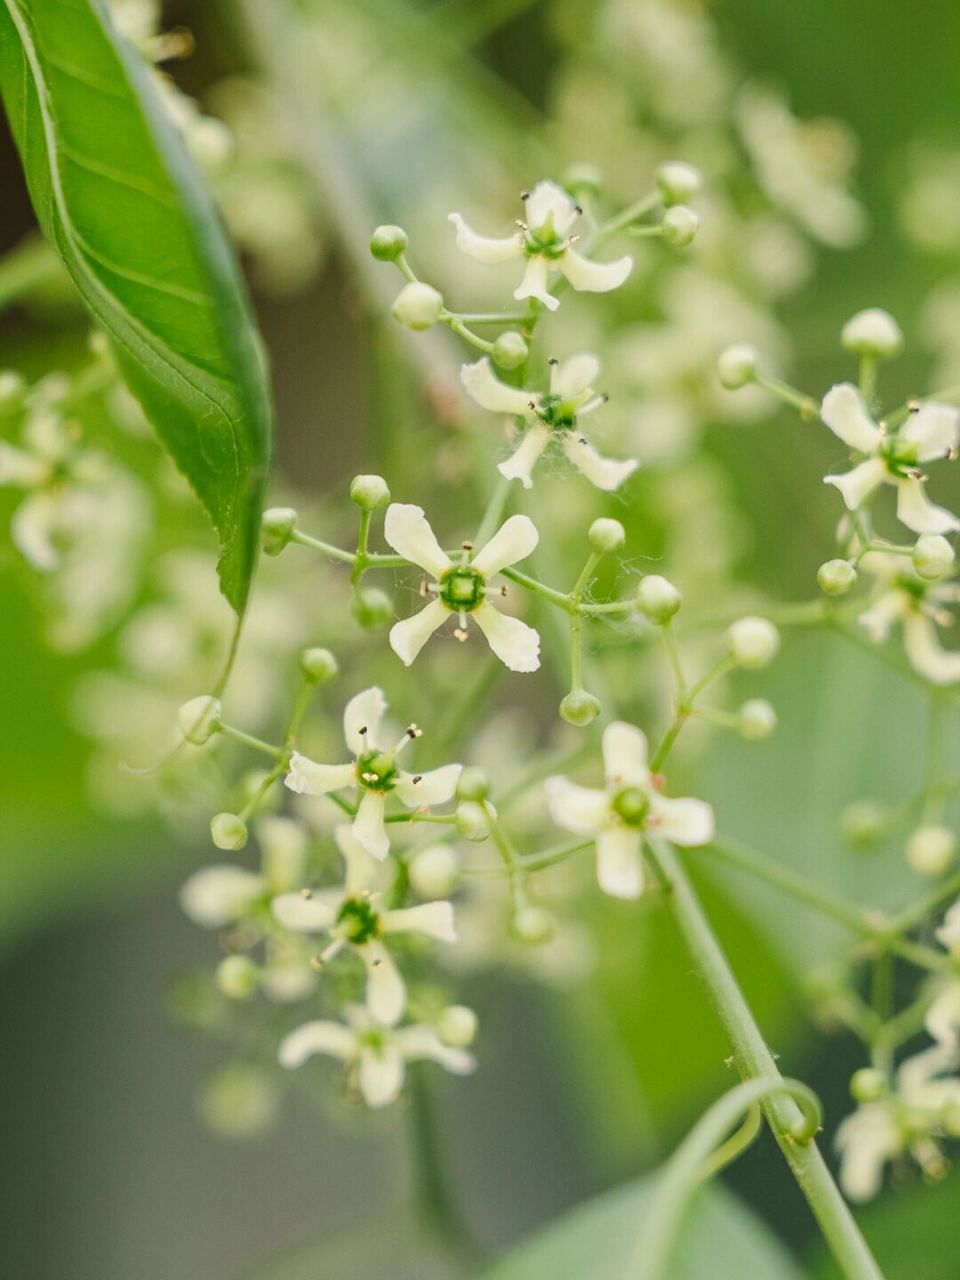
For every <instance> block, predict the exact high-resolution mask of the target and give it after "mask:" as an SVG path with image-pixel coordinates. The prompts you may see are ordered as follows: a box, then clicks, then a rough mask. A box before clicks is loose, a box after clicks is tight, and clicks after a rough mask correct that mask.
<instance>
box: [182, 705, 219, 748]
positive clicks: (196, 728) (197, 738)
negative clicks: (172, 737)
mask: <svg viewBox="0 0 960 1280" xmlns="http://www.w3.org/2000/svg"><path fill="white" fill-rule="evenodd" d="M222 715H223V708H222V707H221V705H220V699H219V698H215V697H213V695H212V694H209V693H203V694H201V695H200V697H199V698H191V699H190V701H189V702H185V703H184V704H183V706H182V707H180V709H179V710H178V712H177V720H178V721H179V723H180V732H181V733H182V734H183V736H184V737H185V738H186V740H187V741H188V742H192V743H193V745H194V746H195V747H202V746H203V744H204V743H205V742H209V741H210V739H211V738H212V737H213V735H214V734H215V733H219V732H220V723H221V717H222Z"/></svg>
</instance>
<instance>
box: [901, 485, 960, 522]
mask: <svg viewBox="0 0 960 1280" xmlns="http://www.w3.org/2000/svg"><path fill="white" fill-rule="evenodd" d="M897 519H898V520H899V521H900V522H901V524H905V525H906V526H907V528H908V529H912V530H913V532H914V533H952V532H953V531H954V530H955V529H960V520H958V519H957V517H956V516H955V515H954V514H953V513H952V512H950V511H947V510H946V509H945V508H944V507H938V506H936V505H935V504H934V503H932V502H930V501H929V500H928V498H927V495H926V491H925V490H924V487H923V481H922V480H914V479H909V478H908V479H902V480H897Z"/></svg>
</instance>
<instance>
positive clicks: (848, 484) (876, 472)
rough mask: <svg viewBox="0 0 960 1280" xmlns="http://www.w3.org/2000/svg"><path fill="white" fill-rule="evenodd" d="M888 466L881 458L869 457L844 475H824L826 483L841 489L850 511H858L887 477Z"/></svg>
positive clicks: (841, 494)
mask: <svg viewBox="0 0 960 1280" xmlns="http://www.w3.org/2000/svg"><path fill="white" fill-rule="evenodd" d="M886 475H887V468H886V466H885V465H884V463H883V460H882V459H881V458H868V459H867V461H866V462H861V463H860V465H859V466H858V467H854V468H853V470H852V471H845V472H844V474H843V475H842V476H824V477H823V483H824V484H832V485H833V486H834V487H835V488H837V489H839V490H840V496H841V497H842V498H843V501H844V504H845V506H846V508H847V510H848V511H856V510H857V508H858V507H859V506H861V505H862V504H863V503H864V502H865V501H866V500H867V498H869V497H870V495H871V493H873V491H874V490H875V489H877V488H879V486H880V485H881V484H883V482H884V480H885V479H886Z"/></svg>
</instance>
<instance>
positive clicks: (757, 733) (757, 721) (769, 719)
mask: <svg viewBox="0 0 960 1280" xmlns="http://www.w3.org/2000/svg"><path fill="white" fill-rule="evenodd" d="M737 724H738V728H739V729H740V736H741V737H742V738H745V739H746V740H747V742H763V740H764V738H769V737H770V735H771V733H773V731H774V729H776V727H777V713H776V711H774V709H773V707H772V706H771V705H770V703H769V702H767V700H766V698H751V699H750V700H749V702H745V703H744V704H743V706H742V707H741V708H740V710H739V712H738V713H737Z"/></svg>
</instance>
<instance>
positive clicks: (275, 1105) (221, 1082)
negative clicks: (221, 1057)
mask: <svg viewBox="0 0 960 1280" xmlns="http://www.w3.org/2000/svg"><path fill="white" fill-rule="evenodd" d="M198 1106H199V1109H200V1115H201V1117H202V1118H203V1121H204V1123H205V1124H206V1125H207V1126H208V1127H209V1128H210V1129H211V1130H212V1131H213V1132H214V1133H216V1134H217V1135H218V1136H220V1137H223V1138H235V1139H243V1138H255V1137H257V1136H258V1135H259V1134H261V1133H264V1132H265V1131H266V1130H267V1129H269V1128H270V1125H271V1124H272V1123H273V1121H274V1120H275V1119H276V1116H277V1111H278V1110H279V1106H280V1096H279V1093H278V1090H277V1088H276V1086H275V1085H274V1083H273V1081H272V1080H271V1079H270V1077H269V1076H268V1075H267V1073H266V1072H265V1071H264V1070H263V1069H262V1068H261V1067H257V1066H254V1065H253V1064H252V1063H248V1062H232V1063H230V1065H229V1066H226V1067H224V1068H223V1069H222V1070H220V1071H218V1072H217V1073H216V1074H215V1075H213V1076H211V1077H210V1079H209V1080H208V1081H207V1082H206V1084H205V1085H204V1087H203V1091H202V1092H201V1094H200V1098H199V1101H198Z"/></svg>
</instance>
